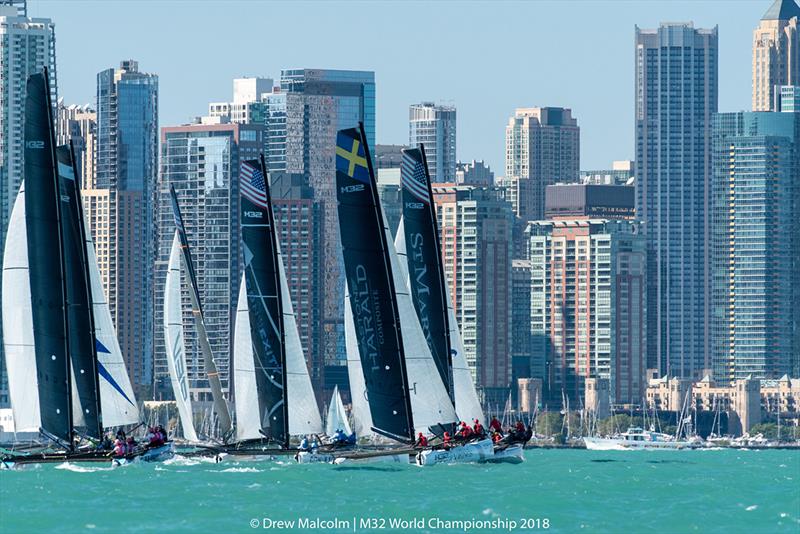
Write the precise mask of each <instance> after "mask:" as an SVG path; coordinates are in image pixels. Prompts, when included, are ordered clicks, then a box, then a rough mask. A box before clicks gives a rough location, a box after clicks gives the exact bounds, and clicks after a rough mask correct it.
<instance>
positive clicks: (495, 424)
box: [489, 417, 503, 432]
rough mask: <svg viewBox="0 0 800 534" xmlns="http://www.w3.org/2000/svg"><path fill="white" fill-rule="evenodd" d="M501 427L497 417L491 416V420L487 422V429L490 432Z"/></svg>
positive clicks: (499, 430) (499, 429)
mask: <svg viewBox="0 0 800 534" xmlns="http://www.w3.org/2000/svg"><path fill="white" fill-rule="evenodd" d="M502 428H503V427H502V425H501V424H500V421H498V420H497V417H492V420H491V421H490V422H489V429H490V430H491V431H492V432H501V431H502Z"/></svg>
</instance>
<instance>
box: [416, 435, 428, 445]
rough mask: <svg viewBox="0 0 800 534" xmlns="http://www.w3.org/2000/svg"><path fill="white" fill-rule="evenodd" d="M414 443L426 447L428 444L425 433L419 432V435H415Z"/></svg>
mask: <svg viewBox="0 0 800 534" xmlns="http://www.w3.org/2000/svg"><path fill="white" fill-rule="evenodd" d="M416 445H417V447H427V446H428V438H426V437H425V435H424V434H423V433H422V432H420V433H419V435H418V436H417V443H416Z"/></svg>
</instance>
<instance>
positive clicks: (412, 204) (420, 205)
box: [406, 202, 425, 210]
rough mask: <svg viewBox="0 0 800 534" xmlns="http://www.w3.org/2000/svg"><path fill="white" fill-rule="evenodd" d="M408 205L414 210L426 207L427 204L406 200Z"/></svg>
mask: <svg viewBox="0 0 800 534" xmlns="http://www.w3.org/2000/svg"><path fill="white" fill-rule="evenodd" d="M406 207H407V208H411V209H412V210H421V209H422V208H423V207H425V204H423V203H422V202H406Z"/></svg>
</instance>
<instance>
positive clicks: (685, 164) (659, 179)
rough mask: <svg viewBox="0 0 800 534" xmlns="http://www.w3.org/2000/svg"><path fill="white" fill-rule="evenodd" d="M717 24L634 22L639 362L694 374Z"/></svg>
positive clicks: (704, 346) (700, 352) (706, 358)
mask: <svg viewBox="0 0 800 534" xmlns="http://www.w3.org/2000/svg"><path fill="white" fill-rule="evenodd" d="M717 51H718V48H717V29H716V28H714V29H710V30H706V29H695V28H694V26H693V25H692V24H691V23H675V24H672V23H669V24H662V25H661V26H660V27H659V28H658V29H655V30H645V29H640V28H638V27H637V28H636V55H635V59H636V60H635V72H636V109H635V111H636V113H635V121H636V216H637V218H638V219H639V220H640V221H642V222H644V225H643V231H644V233H645V236H646V238H647V243H648V265H647V276H648V281H647V284H646V285H647V290H648V295H647V303H648V306H649V310H648V313H647V320H648V325H647V334H648V347H647V356H648V366H649V367H657V368H658V369H659V370H660V372H661V373H662V374H669V375H670V376H678V377H696V378H700V377H701V376H702V375H703V374H704V373H705V372H706V371H707V370H708V369H709V368H710V355H709V345H708V318H709V308H708V293H709V290H710V286H709V225H710V218H709V201H710V187H711V116H712V114H713V113H714V112H716V110H717V72H718V70H717Z"/></svg>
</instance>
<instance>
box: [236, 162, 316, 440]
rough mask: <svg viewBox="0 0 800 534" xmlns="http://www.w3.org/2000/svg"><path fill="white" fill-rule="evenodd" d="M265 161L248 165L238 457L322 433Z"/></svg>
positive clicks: (243, 184)
mask: <svg viewBox="0 0 800 534" xmlns="http://www.w3.org/2000/svg"><path fill="white" fill-rule="evenodd" d="M267 176H268V175H267V172H266V166H265V164H264V159H263V156H262V158H261V159H260V160H247V161H244V162H242V165H241V168H240V171H239V178H240V193H241V217H242V225H241V226H242V246H243V256H244V273H243V275H242V281H241V284H240V286H239V301H238V304H237V307H236V325H235V332H234V346H233V375H234V385H235V393H236V403H235V407H236V411H235V413H236V440H235V442H233V443H230V444H228V446H227V447H226V448H225V450H226V451H227V452H228V453H230V454H238V455H255V456H258V455H273V454H274V455H278V454H295V452H296V451H293V450H291V449H290V448H289V447H290V437H291V436H304V435H318V434H321V433H322V418H321V417H320V414H319V410H318V408H317V402H316V399H315V397H314V390H313V388H312V386H311V378H310V376H309V374H308V367H307V366H306V362H305V357H304V355H303V347H302V345H301V342H300V335H299V333H298V330H297V320H296V317H295V314H294V309H293V307H292V300H291V295H290V294H289V285H288V282H287V280H286V272H285V270H284V266H283V257H282V255H281V252H280V243H279V241H278V235H277V229H276V226H275V218H274V214H273V210H272V199H271V195H270V189H269V184H268V183H267Z"/></svg>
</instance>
